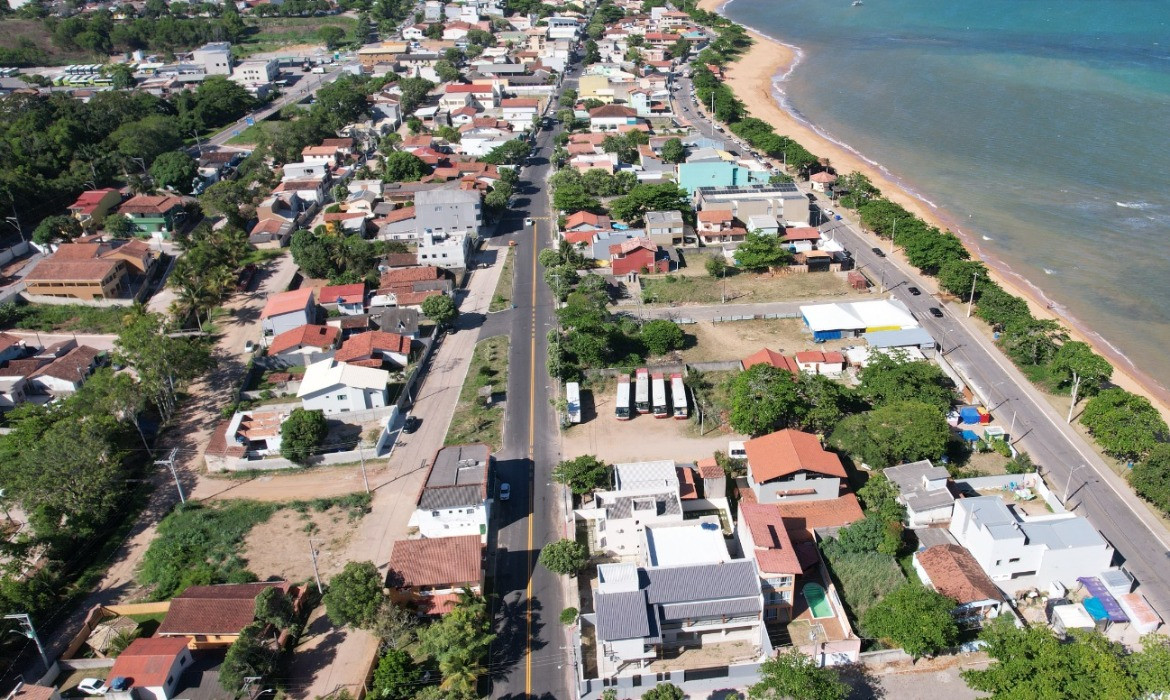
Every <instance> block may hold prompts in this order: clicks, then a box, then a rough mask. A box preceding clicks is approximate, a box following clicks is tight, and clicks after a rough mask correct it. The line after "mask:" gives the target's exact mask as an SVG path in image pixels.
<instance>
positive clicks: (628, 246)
mask: <svg viewBox="0 0 1170 700" xmlns="http://www.w3.org/2000/svg"><path fill="white" fill-rule="evenodd" d="M639 248H645V249H646V250H649V251H651V252H657V251H658V246H656V245H654V241H652V240H650V239H649V238H631V239H629V240H627V241H622V242H621V243H618V244H616V245H611V246H610V247H609V253H610V255H629V254H630V253H632V252H634V251H635V250H638V249H639Z"/></svg>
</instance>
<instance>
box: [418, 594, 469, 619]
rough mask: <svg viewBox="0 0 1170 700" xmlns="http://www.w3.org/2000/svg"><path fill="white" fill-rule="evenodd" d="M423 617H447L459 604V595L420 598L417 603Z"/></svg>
mask: <svg viewBox="0 0 1170 700" xmlns="http://www.w3.org/2000/svg"><path fill="white" fill-rule="evenodd" d="M415 602H416V603H417V605H418V611H419V613H420V614H422V615H446V614H447V613H449V612H451V611H452V610H453V609H454V608H455V606H456V605H458V604H459V594H458V593H440V594H438V595H424V596H419V597H418V600H417V601H415Z"/></svg>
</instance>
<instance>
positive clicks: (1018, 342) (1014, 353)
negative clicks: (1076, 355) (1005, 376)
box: [999, 316, 1068, 366]
mask: <svg viewBox="0 0 1170 700" xmlns="http://www.w3.org/2000/svg"><path fill="white" fill-rule="evenodd" d="M1067 340H1068V332H1067V331H1065V329H1064V328H1063V327H1062V326H1061V325H1060V324H1059V323H1058V322H1056V321H1054V320H1052V319H1048V318H1032V317H1030V316H1029V317H1026V318H1020V319H1016V320H1015V321H1011V322H1009V323H1007V324H1006V325H1005V326H1004V329H1003V333H1002V334H1001V335H1000V337H999V345H1000V347H1002V348H1003V350H1004V352H1005V353H1007V356H1008V357H1010V358H1011V359H1012V361H1013V362H1015V363H1016V364H1019V365H1035V366H1040V365H1046V364H1048V363H1049V362H1051V361H1052V359H1053V358H1054V357H1055V356H1056V351H1057V350H1058V349H1059V348H1060V346H1061V344H1062V343H1064V342H1065V341H1067Z"/></svg>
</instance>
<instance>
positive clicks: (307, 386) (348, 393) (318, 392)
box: [297, 358, 390, 415]
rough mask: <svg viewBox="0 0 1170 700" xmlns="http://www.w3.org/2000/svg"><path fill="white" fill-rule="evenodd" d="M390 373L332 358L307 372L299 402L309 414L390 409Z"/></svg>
mask: <svg viewBox="0 0 1170 700" xmlns="http://www.w3.org/2000/svg"><path fill="white" fill-rule="evenodd" d="M389 382H390V373H389V372H387V371H386V370H384V369H377V368H374V367H362V366H359V365H352V364H348V363H345V362H337V361H336V360H334V359H332V358H328V359H324V360H321V361H320V362H314V363H313V364H311V365H309V366H308V367H307V368H306V369H305V374H304V377H302V378H301V387H300V389H298V390H297V398H299V399H300V400H301V405H302V406H303V407H304V408H305V410H307V411H314V410H319V411H322V412H323V413H325V415H333V414H335V413H346V412H348V411H365V410H369V409H373V408H381V407H383V406H386V405H387V401H388V400H389V393H388V391H387V385H388V384H389Z"/></svg>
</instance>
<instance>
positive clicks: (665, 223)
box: [644, 211, 686, 248]
mask: <svg viewBox="0 0 1170 700" xmlns="http://www.w3.org/2000/svg"><path fill="white" fill-rule="evenodd" d="M644 218H645V221H646V226H645V230H646V235H647V236H649V237H650V240H651V241H653V242H654V243H655V244H656V245H659V246H662V247H663V248H670V247H672V246H680V245H683V244H685V243H686V223H685V222H684V221H683V215H682V212H680V211H648V212H646V215H645V217H644Z"/></svg>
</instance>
